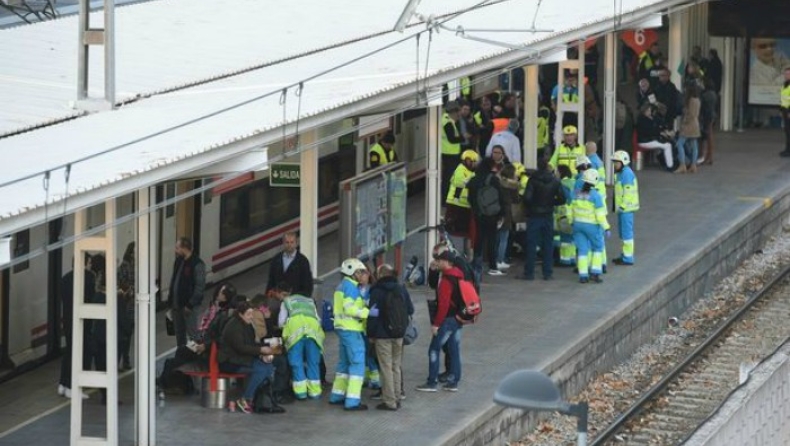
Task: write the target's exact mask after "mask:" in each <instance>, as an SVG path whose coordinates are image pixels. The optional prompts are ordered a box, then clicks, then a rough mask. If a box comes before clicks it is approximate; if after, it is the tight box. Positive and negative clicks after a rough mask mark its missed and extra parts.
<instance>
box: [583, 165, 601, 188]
mask: <svg viewBox="0 0 790 446" xmlns="http://www.w3.org/2000/svg"><path fill="white" fill-rule="evenodd" d="M582 181H584V182H585V183H587V184H592V185H593V186H595V185H596V184H598V171H597V170H595V169H587V170H585V171H584V173H583V174H582Z"/></svg>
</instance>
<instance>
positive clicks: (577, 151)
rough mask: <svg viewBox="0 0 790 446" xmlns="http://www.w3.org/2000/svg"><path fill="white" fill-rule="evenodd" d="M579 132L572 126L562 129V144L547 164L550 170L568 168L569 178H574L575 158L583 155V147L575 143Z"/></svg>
mask: <svg viewBox="0 0 790 446" xmlns="http://www.w3.org/2000/svg"><path fill="white" fill-rule="evenodd" d="M578 133H579V131H578V130H577V129H576V126H574V125H566V126H565V127H564V128H563V129H562V142H561V143H560V145H559V146H557V149H556V150H554V153H552V154H551V160H549V164H550V165H551V167H552V169H555V170H556V169H557V167H559V166H563V165H564V166H568V167H569V168H570V169H571V176H572V177H575V176H576V157H578V156H580V155H584V154H585V149H584V146H582V145H581V144H579V143H578V142H577V137H578Z"/></svg>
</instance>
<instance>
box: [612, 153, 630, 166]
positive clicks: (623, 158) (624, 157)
mask: <svg viewBox="0 0 790 446" xmlns="http://www.w3.org/2000/svg"><path fill="white" fill-rule="evenodd" d="M612 161H620V162H621V163H623V166H627V165H629V164H631V156H630V155H628V152H626V151H625V150H618V151H616V152H614V155H612Z"/></svg>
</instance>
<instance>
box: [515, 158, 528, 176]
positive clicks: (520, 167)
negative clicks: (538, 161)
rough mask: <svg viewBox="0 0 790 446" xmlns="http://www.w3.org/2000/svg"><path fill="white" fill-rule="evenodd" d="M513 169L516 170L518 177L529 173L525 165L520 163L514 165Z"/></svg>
mask: <svg viewBox="0 0 790 446" xmlns="http://www.w3.org/2000/svg"><path fill="white" fill-rule="evenodd" d="M513 167H514V168H515V169H516V176H518V175H521V174H523V173H526V172H527V168H526V167H524V165H523V164H521V163H519V162H518V161H516V162H515V163H513Z"/></svg>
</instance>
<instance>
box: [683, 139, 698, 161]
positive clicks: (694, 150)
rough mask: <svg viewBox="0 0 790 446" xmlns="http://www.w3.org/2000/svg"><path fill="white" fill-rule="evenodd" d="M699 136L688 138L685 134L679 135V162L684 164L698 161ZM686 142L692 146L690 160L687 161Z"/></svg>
mask: <svg viewBox="0 0 790 446" xmlns="http://www.w3.org/2000/svg"><path fill="white" fill-rule="evenodd" d="M697 141H698V138H686V137H685V136H680V137H678V163H679V164H680V165H681V166H682V165H685V164H692V163H696V162H697V158H699V145H698V144H697ZM686 143H688V146H689V147H690V148H691V153H690V154H689V162H688V163H687V162H686Z"/></svg>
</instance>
